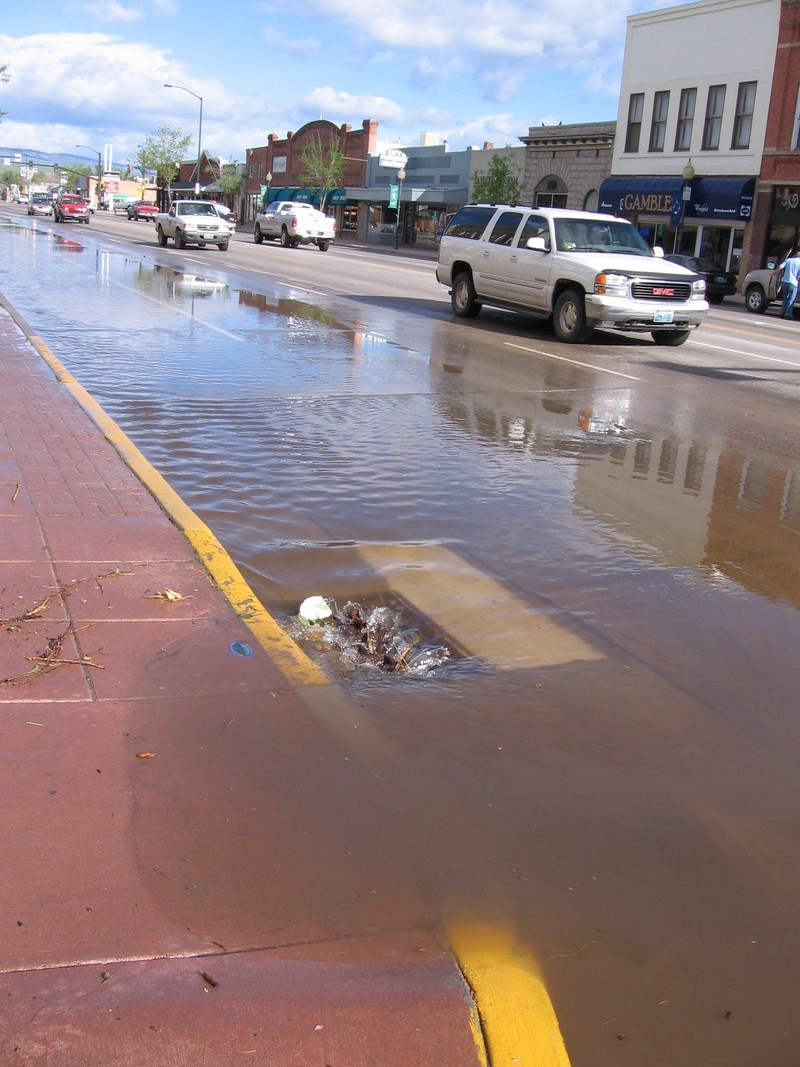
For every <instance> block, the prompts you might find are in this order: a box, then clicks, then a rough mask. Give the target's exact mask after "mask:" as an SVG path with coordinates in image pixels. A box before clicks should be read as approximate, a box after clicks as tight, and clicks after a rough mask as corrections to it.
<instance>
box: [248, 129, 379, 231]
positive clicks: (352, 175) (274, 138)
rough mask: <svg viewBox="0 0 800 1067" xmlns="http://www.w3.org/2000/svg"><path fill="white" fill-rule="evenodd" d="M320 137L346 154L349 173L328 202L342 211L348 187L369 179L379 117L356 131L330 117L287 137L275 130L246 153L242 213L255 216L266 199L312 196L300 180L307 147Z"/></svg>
mask: <svg viewBox="0 0 800 1067" xmlns="http://www.w3.org/2000/svg"><path fill="white" fill-rule="evenodd" d="M317 139H319V140H320V141H321V142H322V143H323V144H329V143H331V142H333V143H334V144H336V145H337V146H338V148H339V150H340V151H341V153H342V155H343V156H344V157H345V164H346V165H345V172H344V175H343V177H342V181H341V186H342V188H341V189H337V190H334V192H333V194H332V195H331V196H329V198H328V201H327V203H328V205H330V206H333V207H335V208H337V209H338V211H339V212H340V211H341V209H342V208H344V207H345V206H347V198H346V195H345V189H346V187H347V186H353V187H360V186H363V185H364V184H365V182H366V176H367V160H368V159H369V157H370V155H371V154H374V153H375V152H377V148H378V120H377V119H364V121H363V122H362V123H361V129H358V130H354V129H353V127H352V126H350V125H349V124H347V123H345V124H344V125H343V126H337V125H335V123H333V122H328V121H327V120H326V119H315V120H314V121H313V122H307V123H306V124H305V126H301V127H300V129H299V130H297V132H294V131H289V133H287V134H286V136H285V137H278V135H277V134H275V133H271V134H270V135H269V137H268V138H267V143H266V145H264V146H263V147H262V148H248V149H247V151H246V153H245V173H244V181H243V198H242V199H243V204H242V215H243V216H244V217H245V218H253V217H254V215H255V214H256V211H257V210H258V206H259V204H261V203H262V202H264V201H265V200H267V201H271V200H277V199H283V200H291V199H295V200H297V199H309V198H310V197H313V191H310V190H306V189H304V188H303V186H304V183H303V182H302V181H301V179H300V174H301V172H302V169H303V164H302V161H301V158H300V157H301V155H302V152H303V149H304V148H305V147H306V146H307V145H309V144H311V143H313V142H314V141H316V140H317Z"/></svg>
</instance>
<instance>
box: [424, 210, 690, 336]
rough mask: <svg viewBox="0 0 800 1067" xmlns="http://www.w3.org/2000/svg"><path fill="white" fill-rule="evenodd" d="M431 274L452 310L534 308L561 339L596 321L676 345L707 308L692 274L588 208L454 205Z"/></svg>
mask: <svg viewBox="0 0 800 1067" xmlns="http://www.w3.org/2000/svg"><path fill="white" fill-rule="evenodd" d="M436 277H437V279H438V280H439V281H440V282H441V283H442V285H446V286H448V287H449V288H450V299H451V303H452V306H453V311H454V312H455V314H456V315H458V316H460V317H461V318H472V317H473V316H474V315H477V314H478V312H479V311H480V309H481V307H482V305H483V304H490V305H492V306H494V307H501V308H509V309H511V310H512V311H529V312H534V313H536V314H539V315H545V316H548V317H549V318H550V319H551V320H552V323H553V331H554V333H555V335H556V337H557V338H558V340H559V341H563V342H565V343H567V344H576V343H581V342H585V341H588V340H589V339H590V337H591V335H592V332H593V330H594V329H595V328H597V329H603V330H615V331H623V332H626V333H649V334H650V335H651V336H652V338H653V340H654V341H655V343H656V344H658V345H671V346H672V345H680V344H683V342H684V341H685V340H686V339H687V338H688V337H689V335H690V333H691V331H692V330H693V329H695V328H696V327H697V326H699V325H700V323H701V322H703V320H704V319H705V317H706V315H707V314H708V303H707V301H706V298H705V288H706V286H705V281H704V280H703V279H702V278H700V277H699V276H698V275H697V274H695V273H694V272H693V271H690V270H687V269H686V268H685V267H682V266H679V265H678V264H677V263H669V262H667V261H666V260H665V259H664V258H663V252H661V250H660V249H655V250H653V249H651V248H649V247H648V245H647V244H646V243H645V241H644V239H643V238H642V236H641V235H640V234H639V232H638V230H637V229H636V228H635V227H634V226H632V225H631V223H630V222H628V221H626V220H625V219H619V218H616V217H615V216H613V215H599V214H595V213H592V212H588V211H569V210H566V209H560V208H529V207H527V208H526V207H514V206H511V205H499V206H498V205H493V204H470V205H467V206H466V207H462V208H461V209H460V210H459V211H457V212H456V214H455V215H454V216H453V219H452V221H451V222H450V224H449V226H448V227H447V229H446V230H445V232H444V234H443V236H442V239H441V243H440V245H439V261H438V264H437V267H436Z"/></svg>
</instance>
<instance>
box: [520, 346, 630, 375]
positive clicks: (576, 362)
mask: <svg viewBox="0 0 800 1067" xmlns="http://www.w3.org/2000/svg"><path fill="white" fill-rule="evenodd" d="M503 344H504V345H505V346H506V347H507V348H518V349H519V350H520V352H533V354H534V355H536V356H547V358H548V359H560V360H561V362H562V363H572V364H573V365H574V366H576V367H588V369H589V370H598V371H602V373H603V374H613V375H615V376H616V377H617V378H628V379H630V381H632V382H640V381H641V380H642V379H641V378H637V377H636V375H635V374H624V373H623V372H622V371H621V370H610V369H609V368H608V367H598V366H596V365H595V364H594V363H581V361H580V360H579V359H567V357H566V356H557V355H555V354H554V353H553V352H544V351H542V349H541V348H529V347H528V346H527V345H516V344H514V342H513V341H503Z"/></svg>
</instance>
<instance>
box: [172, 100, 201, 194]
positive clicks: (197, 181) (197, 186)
mask: <svg viewBox="0 0 800 1067" xmlns="http://www.w3.org/2000/svg"><path fill="white" fill-rule="evenodd" d="M164 88H165V89H183V91H184V92H185V93H188V94H189V95H190V96H193V97H194V98H195V100H199V101H200V126H199V128H198V131H197V171H196V173H197V177H196V179H195V183H194V195H195V196H199V195H200V166H201V164H200V160H201V157H202V152H203V145H202V141H203V98H202V96H198V95H197V93H195V92H192V90H191V89H187V88H186V86H185V85H170V84H169V82H164Z"/></svg>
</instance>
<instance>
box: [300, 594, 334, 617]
mask: <svg viewBox="0 0 800 1067" xmlns="http://www.w3.org/2000/svg"><path fill="white" fill-rule="evenodd" d="M298 614H299V615H300V618H301V619H305V621H306V622H322V620H323V619H329V618H330V617H331V615H333V612H332V611H331V607H330V604H329V603H328V601H327V600H326V599H325V597H324V596H309V597H306V599H305V600H304V601H303V603H302V604H301V605H300V611H299V613H298Z"/></svg>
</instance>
